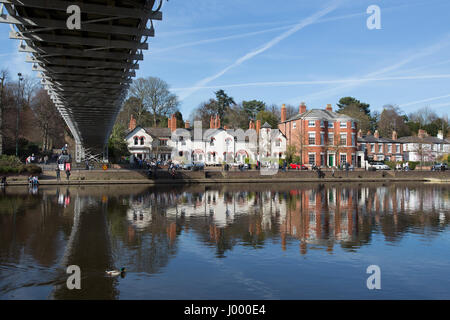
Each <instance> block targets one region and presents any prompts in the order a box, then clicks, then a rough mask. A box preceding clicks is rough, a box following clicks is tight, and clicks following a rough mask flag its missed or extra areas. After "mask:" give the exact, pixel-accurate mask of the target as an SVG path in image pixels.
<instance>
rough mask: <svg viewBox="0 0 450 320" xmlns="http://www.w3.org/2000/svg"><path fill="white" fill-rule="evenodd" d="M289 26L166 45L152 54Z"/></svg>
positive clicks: (244, 36) (248, 35)
mask: <svg viewBox="0 0 450 320" xmlns="http://www.w3.org/2000/svg"><path fill="white" fill-rule="evenodd" d="M289 27H292V26H285V27H277V28H271V29H265V30H260V31H253V32H247V33H239V34H233V35H231V36H224V37H218V38H211V39H204V40H198V41H192V42H185V43H181V44H178V45H175V46H172V47H165V48H162V49H156V50H153V51H152V54H155V53H160V52H164V51H170V50H175V49H180V48H185V47H192V46H196V45H199V44H206V43H213V42H219V41H224V40H233V39H239V38H246V37H251V36H256V35H258V34H263V33H268V32H273V31H280V30H285V29H289Z"/></svg>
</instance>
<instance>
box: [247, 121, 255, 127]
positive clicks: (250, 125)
mask: <svg viewBox="0 0 450 320" xmlns="http://www.w3.org/2000/svg"><path fill="white" fill-rule="evenodd" d="M248 128H249V129H255V126H254V125H253V120H252V119H250V123H249V124H248Z"/></svg>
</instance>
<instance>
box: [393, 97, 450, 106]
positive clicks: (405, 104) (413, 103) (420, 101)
mask: <svg viewBox="0 0 450 320" xmlns="http://www.w3.org/2000/svg"><path fill="white" fill-rule="evenodd" d="M445 98H450V94H447V95H444V96H438V97H432V98H427V99H423V100H417V101H411V102H408V103H403V104H401V105H399V107H407V106H412V105H415V104H419V103H424V102H430V101H435V100H440V99H445Z"/></svg>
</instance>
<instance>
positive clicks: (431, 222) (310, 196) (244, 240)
mask: <svg viewBox="0 0 450 320" xmlns="http://www.w3.org/2000/svg"><path fill="white" fill-rule="evenodd" d="M277 189H280V190H274V191H272V190H271V188H270V186H269V187H266V188H265V189H264V188H263V189H262V190H261V188H260V190H255V191H253V190H252V191H249V189H246V188H242V190H239V187H236V188H235V189H234V190H233V191H230V190H228V189H226V188H213V187H206V188H205V189H204V191H203V192H199V191H198V190H195V192H188V191H184V192H183V191H181V192H180V191H178V192H149V193H148V194H145V195H142V197H143V198H142V199H141V203H151V204H152V205H153V206H154V207H156V208H153V209H152V210H151V211H152V212H159V213H161V214H159V215H158V217H160V220H158V221H156V220H155V221H153V220H152V225H153V226H154V225H155V224H158V223H161V230H164V229H166V233H168V231H167V230H169V229H167V224H168V223H173V221H176V230H177V232H176V234H180V231H183V230H193V231H194V232H196V234H197V235H198V237H199V239H201V241H203V242H204V243H205V244H207V245H209V246H214V247H216V252H217V256H218V257H223V256H224V253H225V252H226V251H227V250H230V249H232V248H233V246H235V245H236V244H240V245H244V246H252V247H254V248H262V247H264V246H265V244H266V242H267V241H268V240H269V239H271V241H272V242H273V241H278V240H279V239H281V247H282V249H285V248H286V245H287V244H288V243H291V242H292V241H293V240H294V239H296V240H297V241H298V240H300V244H299V246H300V252H301V253H303V254H304V253H306V252H307V248H308V245H313V246H315V247H323V248H325V249H326V250H327V251H329V252H332V251H333V247H334V245H335V244H340V245H341V246H342V247H343V248H345V249H346V250H357V248H359V247H361V246H363V245H366V244H368V243H370V242H371V241H372V235H373V233H374V232H381V233H382V234H383V235H384V237H385V240H386V241H389V242H395V241H400V240H401V239H402V237H403V235H404V234H405V233H409V232H413V233H424V234H426V235H427V236H435V235H437V233H438V232H439V231H442V230H443V228H445V226H447V225H448V207H449V197H448V189H447V188H445V186H439V185H419V186H417V185H411V184H406V185H401V186H399V185H395V184H387V185H380V184H367V185H365V186H362V185H351V184H350V185H345V184H338V185H314V187H311V186H309V185H308V186H305V187H303V186H297V187H295V188H292V187H288V188H283V187H282V186H277ZM443 210H445V211H443ZM175 211H177V212H183V213H184V214H183V220H181V219H180V217H175V214H174V212H175ZM161 218H162V219H161ZM170 238H171V239H173V233H172V236H170Z"/></svg>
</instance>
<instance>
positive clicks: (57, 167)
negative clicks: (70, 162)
mask: <svg viewBox="0 0 450 320" xmlns="http://www.w3.org/2000/svg"><path fill="white" fill-rule="evenodd" d="M55 171H56V180H57V181H61V170H60V169H59V165H56V169H55Z"/></svg>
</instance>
